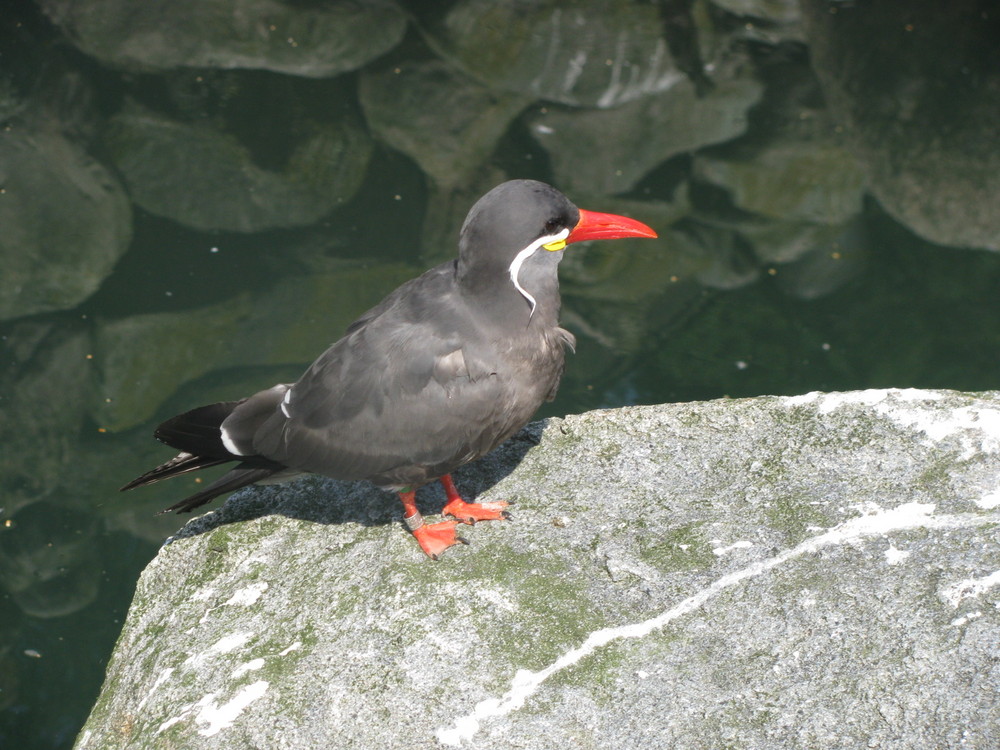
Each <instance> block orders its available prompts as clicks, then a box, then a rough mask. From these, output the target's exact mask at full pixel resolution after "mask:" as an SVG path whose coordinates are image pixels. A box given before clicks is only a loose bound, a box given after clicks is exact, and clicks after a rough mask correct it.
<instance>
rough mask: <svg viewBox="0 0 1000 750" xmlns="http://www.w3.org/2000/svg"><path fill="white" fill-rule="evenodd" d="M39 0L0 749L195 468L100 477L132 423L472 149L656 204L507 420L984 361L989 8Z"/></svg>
mask: <svg viewBox="0 0 1000 750" xmlns="http://www.w3.org/2000/svg"><path fill="white" fill-rule="evenodd" d="M70 5H71V4H69V3H62V2H56V1H55V0H52V2H44V3H40V4H39V5H36V4H34V3H32V2H28V1H27V0H17V1H16V2H7V3H5V5H4V10H3V11H2V12H0V124H2V128H0V260H2V265H0V493H2V494H0V602H2V603H0V747H4V748H7V747H10V748H25V749H30V750H42V749H46V750H48V749H50V748H66V747H70V746H71V745H72V742H73V739H74V737H75V735H76V732H77V731H78V729H79V727H80V725H81V724H82V722H83V720H84V719H85V717H86V715H87V713H88V711H89V709H90V706H91V705H92V703H93V701H94V699H95V697H96V695H97V692H98V690H99V688H100V685H101V681H102V678H103V668H104V665H105V663H106V661H107V658H108V656H109V654H110V651H111V648H112V646H113V644H114V641H115V638H116V636H117V634H118V631H119V629H120V627H121V623H122V621H123V619H124V617H125V614H126V611H127V608H128V604H129V600H130V597H131V594H132V591H133V588H134V585H135V581H136V579H137V577H138V575H139V573H140V572H141V570H142V568H143V567H144V566H145V564H146V563H147V562H148V561H149V559H151V557H152V556H154V555H155V554H156V551H157V548H158V546H159V544H160V543H161V542H162V540H163V539H164V538H165V537H166V536H168V535H169V534H170V533H171V532H173V531H175V530H176V529H177V528H178V527H179V525H180V524H181V523H183V520H184V519H183V518H179V517H176V516H158V515H156V511H157V510H159V509H160V508H162V507H165V506H166V505H169V504H171V503H172V502H174V501H176V500H177V499H179V498H180V497H182V496H183V495H184V494H185V492H189V491H190V490H191V488H192V487H193V486H194V485H193V481H194V480H193V479H188V478H184V479H178V480H175V481H174V482H172V483H165V484H160V485H155V486H152V487H149V488H146V489H143V490H140V491H137V492H134V493H130V494H129V495H120V494H119V493H118V492H117V488H118V487H119V486H120V485H121V484H123V483H124V482H125V481H127V480H129V479H131V478H132V477H133V476H135V475H137V474H138V473H140V472H141V471H144V470H145V469H148V468H150V467H151V466H152V465H154V464H155V463H157V462H159V461H161V460H163V459H164V458H165V457H167V455H168V453H169V451H167V450H166V449H162V446H158V445H157V444H156V443H155V441H153V439H152V438H151V436H150V435H151V431H152V428H153V427H154V426H155V424H156V423H157V421H159V420H161V419H163V418H166V417H169V416H171V415H172V414H174V413H176V412H178V411H181V410H184V409H187V408H190V407H192V406H195V405H198V404H201V403H205V402H209V401H212V400H219V399H224V398H227V399H228V398H238V397H241V396H244V395H246V394H248V393H250V392H252V391H254V390H257V389H260V388H263V387H267V386H269V385H271V384H273V383H275V382H279V381H288V380H292V379H294V378H295V377H297V375H298V373H299V372H300V371H301V370H302V368H303V367H304V366H305V365H307V364H308V363H309V361H310V360H311V359H312V358H313V357H314V356H315V355H317V354H318V353H319V352H321V351H322V350H323V349H324V348H325V346H326V345H327V344H328V343H329V342H331V341H332V340H334V339H335V338H337V336H338V335H339V332H340V331H342V330H343V328H344V326H345V325H346V324H347V323H349V322H350V321H351V320H352V319H353V318H354V317H355V316H357V315H358V314H359V313H361V312H362V311H363V310H365V309H366V308H367V307H368V306H370V305H371V304H373V303H375V302H376V301H377V300H378V299H380V298H381V297H382V296H383V295H385V294H386V293H388V292H389V291H391V290H392V289H393V288H394V287H395V286H396V285H398V284H399V283H401V282H402V281H404V280H405V279H407V278H410V277H412V276H414V275H417V274H418V273H420V272H421V271H422V270H423V269H424V268H426V267H428V266H429V265H431V264H433V263H436V262H439V261H440V260H443V259H446V258H448V257H449V256H450V255H451V254H452V252H453V247H454V240H455V236H456V234H457V230H458V227H459V226H460V224H461V221H462V218H463V217H464V214H465V212H466V211H467V209H468V207H469V206H470V205H471V204H472V202H473V201H474V200H475V199H476V198H477V197H478V196H479V195H480V194H482V193H483V192H485V191H486V190H487V189H489V188H490V187H491V186H492V185H494V184H496V183H497V182H500V181H502V180H503V179H507V178H512V177H533V178H536V179H542V180H545V181H548V182H551V183H553V184H555V185H557V186H558V187H560V188H561V189H563V190H564V191H565V192H567V194H568V195H570V197H571V198H572V199H573V200H575V201H576V202H577V203H578V204H579V205H581V206H583V207H585V208H589V209H592V210H604V211H613V212H616V213H628V214H630V215H634V216H636V217H637V218H640V219H642V220H643V221H646V222H647V223H649V224H651V225H653V226H654V227H656V228H657V230H658V231H659V232H660V239H659V240H657V241H623V242H620V243H619V242H616V243H606V244H604V245H601V244H595V245H594V246H592V247H581V248H573V249H571V250H570V251H569V252H567V254H566V259H565V261H564V263H563V268H562V274H561V275H562V279H563V297H564V316H563V320H564V325H566V327H568V328H570V329H571V330H572V331H573V332H574V333H575V334H576V336H577V339H578V341H579V346H578V351H577V353H576V355H575V356H573V357H571V358H570V361H569V365H568V371H567V375H566V378H565V380H564V383H563V387H562V389H561V391H560V393H559V396H558V398H557V399H556V400H555V401H554V402H553V403H552V404H550V405H548V406H546V407H545V409H544V411H543V412H542V414H541V415H540V416H545V415H555V414H566V413H573V412H580V411H585V410H588V409H595V408H604V407H615V406H622V405H626V404H642V403H657V402H665V401H686V400H696V399H710V398H719V397H725V396H729V397H743V396H754V395H759V394H794V393H802V392H806V391H810V390H849V389H862V388H882V387H928V388H955V389H963V390H987V389H996V388H998V387H1000V368H998V356H997V355H998V351H1000V305H998V304H997V295H998V291H1000V254H998V253H997V252H996V251H997V250H998V249H1000V211H998V210H997V206H1000V149H998V147H997V143H998V142H1000V141H998V139H997V136H998V135H1000V133H998V132H997V128H998V123H1000V111H998V110H1000V101H998V99H1000V72H998V71H1000V44H997V42H998V41H1000V38H998V35H997V19H996V17H994V15H991V14H992V13H993V9H992V8H991V4H990V3H986V2H979V3H976V2H958V3H954V4H948V5H947V7H946V8H945V7H938V6H940V5H941V4H940V3H930V2H926V3H920V2H917V3H913V2H907V3H902V2H900V3H890V2H887V3H882V4H880V5H879V7H878V9H877V10H876V9H873V8H872V7H871V5H870V4H869V3H864V2H856V3H846V2H819V1H818V0H817V1H815V2H814V1H813V0H809V1H808V2H805V3H803V4H802V6H801V11H799V10H798V5H797V4H796V3H794V2H790V3H787V4H782V3H771V4H770V5H768V4H761V5H759V6H758V4H756V3H753V2H746V3H740V2H735V0H727V2H718V3H708V2H704V3H691V4H687V3H671V2H663V3H659V4H657V3H639V2H634V3H633V2H624V1H623V2H612V3H606V2H597V0H595V1H594V2H577V3H560V2H554V1H553V2H537V3H527V4H524V5H523V7H521V8H520V10H519V12H518V13H517V14H515V15H511V12H510V10H509V8H510V7H511V6H505V5H504V4H492V5H491V7H489V8H487V7H486V6H485V5H484V4H482V3H479V2H477V1H476V0H463V1H461V2H453V3H452V2H434V3H417V2H409V3H401V4H399V5H397V4H394V3H391V2H386V3H384V4H378V3H372V4H371V6H370V7H369V9H368V10H367V11H364V12H362V15H364V13H371V14H374V15H372V16H371V17H364V18H362V19H361V21H360V22H359V23H361V26H360V27H358V28H364V29H367V30H368V31H367V32H366V33H364V34H362V33H360V32H359V31H358V29H357V28H354V27H351V26H350V23H348V22H347V21H345V20H344V19H343V18H338V19H337V20H336V22H335V23H330V24H329V27H327V26H324V25H323V24H324V23H327V22H328V21H329V19H327V18H326V17H325V16H324V15H323V13H324V12H325V11H324V8H325V6H324V4H322V3H316V4H311V3H300V4H292V5H290V6H289V7H288V8H287V9H286V15H281V17H280V18H278V17H269V18H268V19H264V20H261V19H258V20H260V22H261V24H263V25H258V26H255V29H257V31H258V32H260V33H259V34H257V35H256V36H255V37H254V38H257V37H259V36H260V35H261V34H264V35H265V36H266V35H267V34H268V33H270V34H271V35H272V36H273V37H275V38H277V37H279V36H281V40H284V41H283V42H282V43H281V44H278V43H277V42H278V41H281V40H277V41H274V40H272V42H273V43H270V44H269V45H264V46H263V47H262V49H259V50H255V52H254V54H256V55H257V57H254V58H253V59H252V60H248V55H249V56H251V57H252V55H250V53H248V52H247V51H246V50H247V48H248V46H249V47H253V44H249V45H247V44H243V43H241V45H235V44H230V41H231V40H230V39H229V37H228V36H227V32H226V24H224V23H223V22H222V21H221V20H219V19H220V18H223V17H225V14H223V15H220V16H217V17H216V18H215V20H214V21H213V24H214V25H213V24H207V23H206V24H202V25H200V24H199V23H197V22H196V21H197V19H194V21H195V22H191V21H192V19H190V18H187V19H183V18H173V19H171V18H170V17H169V14H167V15H166V16H165V17H164V18H160V19H157V21H156V23H154V24H152V25H151V26H150V27H146V26H143V24H142V19H141V14H140V15H139V16H138V17H134V18H131V20H130V21H129V22H128V23H124V22H119V21H120V19H119V17H118V16H116V11H115V10H114V6H113V4H108V5H106V6H105V10H104V11H103V13H104V14H105V17H103V18H101V19H100V23H96V24H89V25H88V22H87V19H86V18H85V16H84V15H83V14H80V15H74V13H72V12H69V11H67V10H66V9H67V8H69V7H70ZM86 5H87V4H86V3H78V4H77V7H84V6H86ZM219 5H220V6H223V5H225V3H219ZM39 6H44V7H45V8H46V9H47V10H48V12H49V16H47V15H46V14H45V13H43V12H42V10H41V9H40V7H39ZM689 6H690V7H689ZM505 7H506V8H507V10H505V9H504V8H505ZM768 8H770V10H768ZM779 9H780V10H779ZM309 14H315V15H309ZM505 14H506V15H505ZM574 14H575V15H574ZM279 15H280V14H279ZM297 18H298V19H301V18H306V19H307V21H304V22H303V24H302V25H300V26H294V24H293V23H292V21H293V20H295V19H297ZM52 19H56V22H53V20H52ZM581 19H582V20H581ZM565 24H569V25H565ZM286 26H287V28H293V27H294V28H297V29H299V31H298V32H296V33H297V34H298V35H299V36H297V37H295V38H293V37H292V36H291V35H290V34H291V32H287V34H286V33H285V31H284V29H285V28H286ZM268 29H270V31H268ZM692 29H695V30H697V34H695V33H694V32H693V31H692ZM310 30H311V31H312V32H315V33H310ZM570 30H572V31H573V34H569V33H568V32H569V31H570ZM139 31H142V33H143V34H145V36H142V37H141V39H140V40H139V41H136V39H135V38H133V37H132V36H131V35H132V34H138V33H139ZM554 31H560V32H566V33H565V34H562V35H560V36H558V37H557V36H554V35H553V33H554ZM201 33H203V34H204V36H205V39H206V40H207V41H206V42H205V44H203V45H201V46H200V47H199V46H198V45H190V46H185V45H184V44H183V42H184V41H185V40H189V39H191V38H194V37H197V36H198V34H201ZM282 35H284V36H282ZM338 35H339V36H338ZM268 38H270V37H268ZM556 38H558V39H561V40H562V41H561V42H559V43H556V42H554V41H553V40H554V39H556ZM158 39H159V40H161V41H162V40H164V39H165V40H166V42H164V43H162V44H156V43H155V42H156V41H157V40H158ZM359 39H360V40H361V41H359ZM227 40H228V41H227ZM243 41H244V42H245V40H243ZM366 45H369V46H370V48H366ZM331 48H335V49H339V50H341V52H340V57H339V58H337V59H335V60H334V61H333V62H332V63H331V62H330V61H329V60H328V59H327V57H328V56H326V55H324V54H323V53H324V51H325V50H329V49H331ZM204 49H208V50H210V51H211V54H207V55H203V56H201V57H199V55H201V54H202V53H201V52H199V51H198V50H204ZM290 50H291V51H292V52H294V54H292V52H290ZM335 57H336V56H335ZM338 66H339V67H338ZM268 67H270V68H271V69H267V68H268ZM250 68H256V69H250ZM341 68H342V69H341ZM386 533H401V532H400V530H392V529H387V530H386ZM472 552H473V551H464V550H460V551H458V553H457V554H466V553H472Z"/></svg>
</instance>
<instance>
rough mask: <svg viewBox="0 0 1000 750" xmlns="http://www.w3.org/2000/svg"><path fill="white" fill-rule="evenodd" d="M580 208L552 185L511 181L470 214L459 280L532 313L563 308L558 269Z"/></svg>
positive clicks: (461, 243) (461, 246)
mask: <svg viewBox="0 0 1000 750" xmlns="http://www.w3.org/2000/svg"><path fill="white" fill-rule="evenodd" d="M579 221H580V210H579V209H578V208H577V207H576V206H574V205H573V204H572V203H571V202H570V200H569V198H567V197H566V196H565V195H563V194H562V193H560V192H559V191H558V190H556V189H555V188H554V187H552V186H551V185H546V184H545V183H544V182H536V181H535V180H511V181H510V182H504V183H503V184H501V185H498V186H497V187H495V188H493V189H492V190H490V191H489V192H488V193H487V194H486V195H484V196H483V197H482V198H480V199H479V200H478V201H477V202H476V205H474V206H473V207H472V210H471V211H469V215H468V216H467V217H466V219H465V224H463V225H462V232H461V235H460V238H459V244H458V276H459V280H460V283H461V284H462V285H463V287H464V288H466V289H469V290H470V291H473V292H474V293H477V294H487V293H489V294H490V295H491V296H503V297H507V298H509V299H511V300H512V301H514V303H516V304H517V305H518V307H520V308H523V309H525V310H527V311H529V312H530V311H533V310H534V309H535V307H536V306H537V305H539V304H542V305H543V306H545V307H548V306H549V305H548V304H546V303H549V302H552V303H554V304H555V306H556V307H558V301H559V296H558V278H557V276H556V266H557V264H558V263H559V260H560V259H561V258H562V249H563V248H564V247H565V244H566V239H567V238H568V237H569V235H570V233H571V232H572V231H573V228H574V227H575V226H576V225H577V223H578V222H579Z"/></svg>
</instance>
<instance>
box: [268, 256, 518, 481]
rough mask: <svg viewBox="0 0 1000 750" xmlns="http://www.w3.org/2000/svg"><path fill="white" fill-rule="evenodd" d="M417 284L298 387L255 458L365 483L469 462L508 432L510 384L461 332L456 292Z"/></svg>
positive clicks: (429, 280) (429, 281) (427, 281)
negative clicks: (404, 470) (403, 470)
mask: <svg viewBox="0 0 1000 750" xmlns="http://www.w3.org/2000/svg"><path fill="white" fill-rule="evenodd" d="M436 270H437V269H435V271H436ZM415 282H418V283H417V284H415V285H414V286H413V287H411V289H410V293H409V294H396V295H392V296H391V297H390V298H389V299H387V300H386V302H383V303H382V305H380V306H379V310H378V312H377V314H367V315H366V316H365V317H363V318H362V319H361V320H360V321H359V323H356V324H355V325H353V326H352V327H351V329H350V333H349V334H348V335H347V336H345V337H344V338H343V339H341V340H340V341H338V342H337V343H336V344H334V345H333V346H332V347H330V348H329V349H328V350H327V351H326V352H325V353H324V354H323V355H322V356H320V357H319V359H317V360H316V362H314V363H313V365H312V366H311V367H310V368H309V370H308V371H307V372H306V373H305V375H303V377H302V378H301V379H300V380H299V381H298V382H297V383H295V384H294V385H293V386H292V388H291V389H290V391H289V392H288V393H286V394H285V398H284V399H283V400H282V403H281V404H280V408H279V409H277V410H275V411H274V412H272V414H271V415H270V417H268V419H267V420H266V421H265V422H264V423H263V424H262V425H261V426H260V427H259V429H258V430H257V432H256V434H255V435H254V449H255V451H256V452H257V453H258V454H260V455H263V456H266V457H267V458H269V459H271V460H274V461H277V462H279V463H282V464H284V465H285V466H289V467H291V468H295V469H303V470H306V471H313V472H316V473H320V474H326V475H328V476H334V477H339V478H344V479H363V478H372V477H379V476H383V475H385V474H386V472H391V471H393V470H394V469H397V468H399V467H406V466H423V467H434V466H438V465H447V464H458V463H463V462H464V461H467V460H471V459H472V458H475V457H477V456H478V455H481V454H482V453H485V452H486V451H488V450H489V449H491V448H492V447H493V446H494V445H495V443H496V438H497V437H498V436H501V435H500V433H506V432H508V431H509V424H508V423H509V422H510V421H511V416H510V415H506V414H505V413H504V411H505V407H504V404H505V403H509V401H510V399H505V398H503V396H504V388H505V387H506V386H505V383H504V379H503V377H502V375H501V374H499V373H497V372H496V368H495V367H494V366H493V365H492V364H491V362H490V361H489V360H490V357H489V352H488V348H487V347H482V346H476V344H475V343H471V344H470V343H469V342H470V341H471V342H476V337H475V336H474V335H470V334H469V332H464V335H463V332H461V331H460V330H459V328H460V325H462V324H461V323H459V324H456V321H465V320H466V319H467V316H465V315H463V314H462V313H463V310H461V309H460V308H461V305H462V303H461V301H460V300H459V299H458V298H457V295H455V293H454V289H453V287H452V286H450V285H449V284H448V283H445V282H446V280H445V279H444V277H441V276H439V275H435V274H434V272H431V273H430V274H425V276H424V277H420V278H419V279H417V280H415ZM411 284H413V282H411ZM414 292H419V293H416V294H415V293H414ZM431 300H433V303H431ZM442 311H444V312H442ZM448 311H451V312H452V313H455V314H450V315H449V314H448ZM463 341H465V342H466V346H465V347H463V345H462V342H463ZM515 421H516V420H515ZM517 426H520V425H517ZM502 437H506V435H505V434H503V435H502ZM418 479H419V478H415V479H414V480H412V481H418Z"/></svg>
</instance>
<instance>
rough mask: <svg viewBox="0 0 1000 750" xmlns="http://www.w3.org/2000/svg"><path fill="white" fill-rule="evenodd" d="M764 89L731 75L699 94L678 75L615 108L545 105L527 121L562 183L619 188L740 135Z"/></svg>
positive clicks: (574, 187) (609, 191)
mask: <svg viewBox="0 0 1000 750" xmlns="http://www.w3.org/2000/svg"><path fill="white" fill-rule="evenodd" d="M761 91H762V87H761V85H760V84H759V83H758V82H757V81H754V80H751V79H749V78H733V79H731V80H719V81H717V83H716V86H715V87H714V88H713V89H712V90H711V91H710V92H708V93H706V94H704V95H702V96H699V95H698V94H697V93H696V91H695V86H694V84H692V83H691V82H690V81H688V80H686V79H683V80H680V79H679V80H677V81H676V82H675V85H674V86H673V87H672V88H671V89H670V90H669V91H666V92H664V93H660V94H657V95H655V96H647V97H644V98H642V99H639V100H638V101H634V102H630V103H628V104H624V105H622V106H620V107H618V108H616V109H609V110H597V109H595V110H589V111H579V110H556V109H545V108H543V109H541V110H539V111H538V112H537V113H536V114H534V116H532V117H531V118H530V125H529V127H530V129H531V134H532V135H533V136H534V138H535V139H536V140H537V141H538V143H539V144H540V145H541V146H542V147H543V148H544V149H545V150H546V151H547V152H548V153H549V157H550V158H551V160H552V169H553V172H554V173H555V175H556V180H557V182H558V184H559V185H560V186H561V187H562V188H563V189H566V190H581V191H592V192H595V193H598V194H601V193H603V194H614V193H623V192H626V191H628V190H630V189H631V188H633V187H634V186H635V184H636V183H637V182H638V181H639V180H640V179H642V177H643V176H644V175H646V174H647V173H648V172H649V171H650V170H652V169H653V168H654V167H656V166H658V165H659V164H661V163H662V162H664V161H666V160H667V159H669V158H670V157H672V156H676V155H677V154H683V153H686V152H689V151H694V150H695V149H697V148H700V147H702V146H707V145H709V144H712V143H721V142H723V141H728V140H730V139H732V138H735V137H736V136H738V135H740V134H742V133H743V132H744V131H745V130H746V128H747V116H746V113H747V110H748V109H750V107H751V106H753V105H754V103H755V102H757V100H758V99H759V98H760V95H761Z"/></svg>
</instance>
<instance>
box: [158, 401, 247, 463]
mask: <svg viewBox="0 0 1000 750" xmlns="http://www.w3.org/2000/svg"><path fill="white" fill-rule="evenodd" d="M245 400H246V399H244V401H245ZM242 403H243V401H222V402H220V403H218V404H209V405H208V406H199V407H198V408H197V409H192V410H191V411H186V412H184V413H183V414H178V415H177V416H176V417H171V418H170V419H168V420H167V421H166V422H164V423H163V424H161V425H160V426H159V427H157V428H156V430H155V431H154V432H153V435H154V436H155V437H156V439H157V440H160V441H161V442H164V443H166V444H167V445H169V446H170V447H171V448H176V449H177V450H179V451H184V452H185V453H193V454H194V455H196V456H211V457H213V458H225V459H226V460H228V461H232V460H234V456H233V454H232V453H230V452H229V451H227V450H226V446H224V445H223V444H222V433H221V432H220V431H219V428H220V427H221V426H222V422H223V421H224V420H225V419H226V417H228V416H229V415H230V414H232V413H233V409H235V408H236V407H237V406H239V405H240V404H242Z"/></svg>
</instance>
